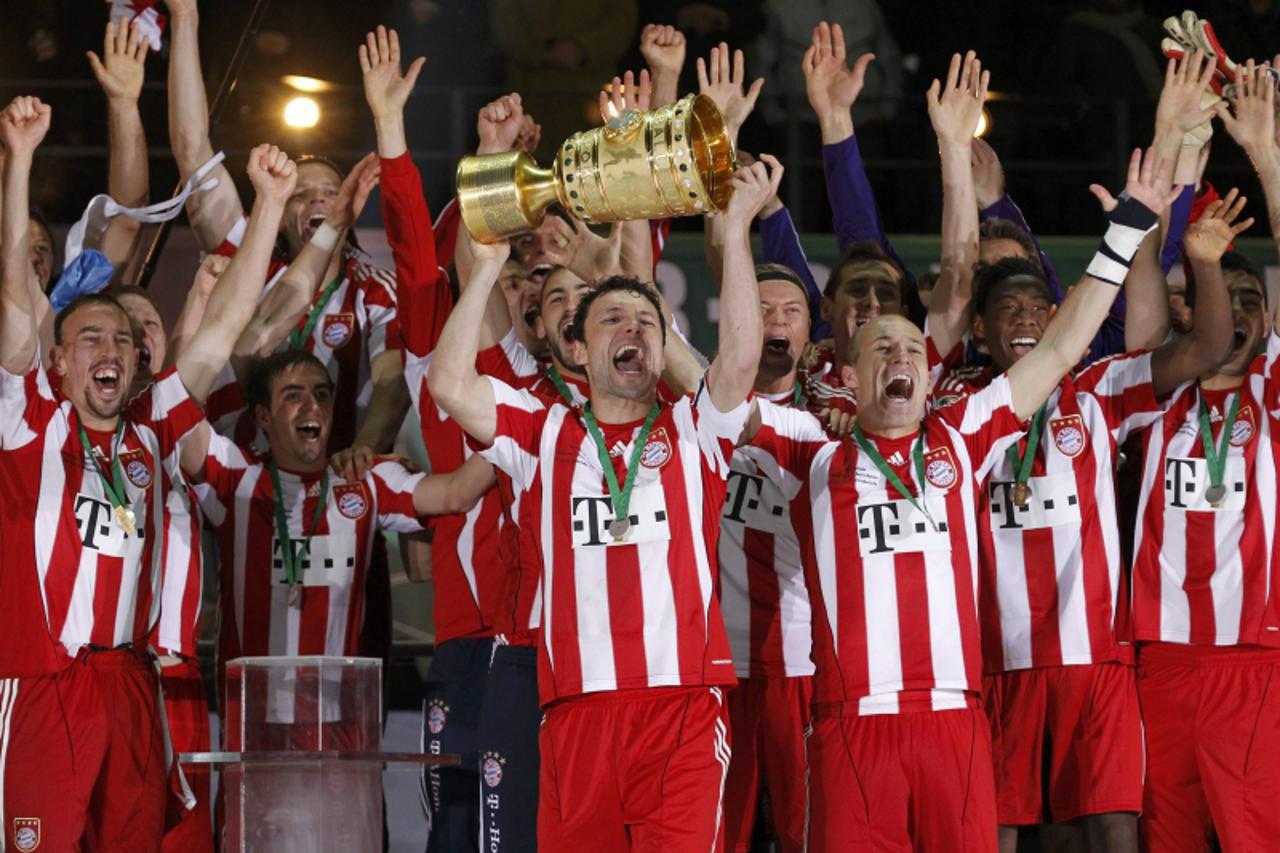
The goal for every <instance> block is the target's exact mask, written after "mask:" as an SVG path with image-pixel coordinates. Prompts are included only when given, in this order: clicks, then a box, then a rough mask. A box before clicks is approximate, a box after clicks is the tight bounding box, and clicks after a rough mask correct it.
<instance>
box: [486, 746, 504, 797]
mask: <svg viewBox="0 0 1280 853" xmlns="http://www.w3.org/2000/svg"><path fill="white" fill-rule="evenodd" d="M506 763H507V759H505V758H503V757H502V756H501V755H499V754H498V753H496V752H486V753H485V754H484V763H482V764H481V765H480V774H481V776H483V777H484V783H485V784H486V785H488V786H489V787H490V788H496V787H498V783H499V782H501V781H502V765H504V764H506Z"/></svg>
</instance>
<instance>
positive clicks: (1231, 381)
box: [1200, 373, 1245, 391]
mask: <svg viewBox="0 0 1280 853" xmlns="http://www.w3.org/2000/svg"><path fill="white" fill-rule="evenodd" d="M1244 376H1245V375H1244V374H1243V373H1242V374H1240V375H1239V376H1232V375H1229V374H1226V373H1210V374H1207V375H1205V376H1201V377H1200V387H1201V388H1202V389H1204V390H1205V391H1222V390H1225V389H1229V388H1239V387H1240V386H1241V385H1243V384H1244Z"/></svg>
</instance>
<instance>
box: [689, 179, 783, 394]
mask: <svg viewBox="0 0 1280 853" xmlns="http://www.w3.org/2000/svg"><path fill="white" fill-rule="evenodd" d="M781 182H782V164H781V163H779V162H778V161H777V159H775V158H774V157H772V156H770V155H768V154H761V155H760V162H757V163H756V164H755V165H753V166H744V167H742V168H740V169H738V171H737V172H736V173H735V174H734V176H733V196H732V197H731V198H730V199H729V206H728V209H727V210H725V211H724V213H721V214H718V215H717V216H716V217H714V219H715V220H716V221H714V222H712V223H710V224H711V226H712V227H713V228H714V234H713V238H712V240H713V247H714V249H715V251H716V253H717V254H718V255H719V257H720V269H721V272H720V328H719V341H720V351H719V352H718V353H716V357H715V358H714V359H712V361H711V366H710V367H709V368H707V386H708V390H709V391H710V392H711V402H713V403H714V404H715V407H716V408H717V409H719V410H720V411H722V412H728V411H731V410H733V409H735V408H737V406H738V405H739V404H740V403H742V401H744V400H746V399H747V395H748V394H750V393H751V387H752V385H753V384H754V383H755V378H756V370H757V368H758V367H759V365H760V347H761V346H762V344H763V338H764V327H763V325H762V322H761V319H760V288H759V283H758V282H757V281H756V265H755V261H754V260H753V259H752V257H751V220H752V219H755V216H756V214H757V213H759V212H760V208H761V207H763V206H764V203H765V202H766V201H768V200H769V198H770V196H773V195H775V194H776V193H777V192H778V184H779V183H781Z"/></svg>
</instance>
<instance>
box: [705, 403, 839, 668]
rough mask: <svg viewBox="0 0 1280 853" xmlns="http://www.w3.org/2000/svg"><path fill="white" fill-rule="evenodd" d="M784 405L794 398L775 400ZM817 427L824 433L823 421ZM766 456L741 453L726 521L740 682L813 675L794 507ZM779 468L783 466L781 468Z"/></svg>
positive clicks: (723, 577) (723, 554)
mask: <svg viewBox="0 0 1280 853" xmlns="http://www.w3.org/2000/svg"><path fill="white" fill-rule="evenodd" d="M756 396H757V398H758V399H763V400H769V401H770V402H772V403H775V404H777V405H786V404H788V403H790V402H791V401H792V400H793V399H794V393H793V392H787V393H786V394H782V395H777V396H776V397H771V396H767V395H756ZM813 428H814V429H815V430H819V431H820V430H821V426H820V425H819V424H818V423H817V422H816V421H815V422H814V425H813ZM763 453H767V451H766V450H764V449H762V448H759V447H753V446H751V445H745V446H743V447H739V448H737V449H736V450H735V451H734V452H733V460H732V461H731V463H730V465H729V481H728V489H727V497H726V499H725V502H724V510H723V512H722V513H721V515H720V547H719V552H718V558H719V566H720V610H721V612H722V613H723V614H724V626H725V630H726V631H727V632H728V634H729V647H730V648H731V649H732V650H733V664H734V668H735V669H736V671H737V673H738V676H739V677H740V678H748V677H751V676H761V675H764V676H797V675H813V659H812V656H811V653H812V649H813V619H812V614H811V611H810V607H809V591H808V587H807V586H806V584H805V574H804V561H803V560H802V559H801V554H800V540H799V539H798V538H797V536H796V531H795V527H794V526H792V524H791V510H790V502H789V501H788V500H787V498H786V497H784V496H783V494H782V492H781V490H780V489H779V488H778V486H777V485H776V484H775V483H774V481H773V480H771V479H770V478H769V477H768V476H766V475H765V473H764V472H763V471H762V470H761V465H760V464H758V463H757V462H756V457H757V456H758V455H760V454H763ZM774 467H775V468H776V463H774Z"/></svg>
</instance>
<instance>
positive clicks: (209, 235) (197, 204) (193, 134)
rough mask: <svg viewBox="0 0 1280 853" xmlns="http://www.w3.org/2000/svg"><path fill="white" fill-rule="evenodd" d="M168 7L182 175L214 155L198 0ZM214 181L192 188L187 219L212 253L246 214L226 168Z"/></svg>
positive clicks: (174, 126)
mask: <svg viewBox="0 0 1280 853" xmlns="http://www.w3.org/2000/svg"><path fill="white" fill-rule="evenodd" d="M165 6H167V7H168V9H169V32H170V43H169V146H170V147H171V148H172V149H173V159H174V160H175V161H176V162H177V164H178V174H179V176H180V177H181V178H182V180H184V181H185V180H186V179H187V178H189V177H191V175H192V174H193V173H194V172H195V171H196V170H197V169H199V168H200V167H201V166H202V165H204V163H205V162H206V161H207V160H208V159H209V158H210V157H212V156H213V143H212V142H211V141H210V139H209V101H208V98H207V96H206V95H205V89H204V74H203V72H201V70H200V13H199V11H198V10H197V8H196V0H165ZM209 174H210V176H211V177H216V178H217V179H218V185H217V186H216V187H214V188H213V189H211V190H209V191H207V192H201V193H193V194H192V196H191V197H190V198H189V199H188V200H187V218H188V219H189V220H190V221H191V230H192V231H193V232H194V233H195V235H196V241H197V242H198V243H199V244H200V248H201V249H203V250H204V251H206V252H212V251H213V250H214V249H216V248H218V246H219V245H221V243H222V241H223V240H225V239H226V236H227V234H229V233H230V232H231V229H232V228H233V227H234V226H235V224H236V223H237V222H239V221H240V219H241V218H242V217H243V216H244V207H243V205H241V204H240V196H239V195H238V194H237V193H236V186H235V183H234V182H233V181H232V180H231V174H230V173H229V172H228V171H227V169H226V167H225V166H223V165H221V164H219V165H218V166H215V167H214V169H213V171H211V172H210V173H209Z"/></svg>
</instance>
